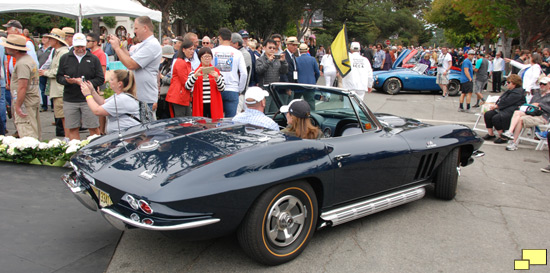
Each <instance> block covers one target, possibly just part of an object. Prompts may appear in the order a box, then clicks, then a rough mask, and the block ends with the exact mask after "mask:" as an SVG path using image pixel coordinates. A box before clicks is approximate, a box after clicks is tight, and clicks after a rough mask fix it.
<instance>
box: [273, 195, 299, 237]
mask: <svg viewBox="0 0 550 273" xmlns="http://www.w3.org/2000/svg"><path fill="white" fill-rule="evenodd" d="M306 218H307V209H306V207H305V206H304V205H303V204H302V202H301V201H300V200H299V199H298V198H296V197H294V196H290V195H287V196H284V197H282V198H281V199H279V200H277V202H275V204H273V206H272V207H271V209H270V211H269V214H268V216H267V218H266V223H265V232H266V234H267V238H268V239H269V242H270V243H272V244H274V245H276V246H279V247H285V246H288V245H290V244H292V243H293V242H294V241H296V239H297V238H298V237H299V236H300V234H301V232H302V230H303V229H304V221H305V219H306Z"/></svg>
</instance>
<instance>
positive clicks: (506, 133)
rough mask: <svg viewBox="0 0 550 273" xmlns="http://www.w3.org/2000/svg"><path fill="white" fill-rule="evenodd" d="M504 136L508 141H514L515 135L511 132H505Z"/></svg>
mask: <svg viewBox="0 0 550 273" xmlns="http://www.w3.org/2000/svg"><path fill="white" fill-rule="evenodd" d="M502 135H503V136H505V137H506V138H508V139H511V140H514V135H513V134H512V133H511V132H510V131H505V132H504V133H502Z"/></svg>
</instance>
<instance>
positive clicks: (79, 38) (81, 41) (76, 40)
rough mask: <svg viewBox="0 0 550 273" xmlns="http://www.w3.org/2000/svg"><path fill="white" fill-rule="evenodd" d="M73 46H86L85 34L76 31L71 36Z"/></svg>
mask: <svg viewBox="0 0 550 273" xmlns="http://www.w3.org/2000/svg"><path fill="white" fill-rule="evenodd" d="M73 46H86V36H84V34H82V33H76V34H75V35H74V36H73Z"/></svg>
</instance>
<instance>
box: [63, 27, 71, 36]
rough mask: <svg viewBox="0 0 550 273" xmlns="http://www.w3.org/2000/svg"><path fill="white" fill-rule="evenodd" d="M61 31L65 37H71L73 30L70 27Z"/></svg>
mask: <svg viewBox="0 0 550 273" xmlns="http://www.w3.org/2000/svg"><path fill="white" fill-rule="evenodd" d="M61 30H63V32H65V35H67V34H69V35H73V34H74V28H72V27H64V28H63V29H61Z"/></svg>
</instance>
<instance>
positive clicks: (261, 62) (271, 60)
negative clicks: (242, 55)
mask: <svg viewBox="0 0 550 273" xmlns="http://www.w3.org/2000/svg"><path fill="white" fill-rule="evenodd" d="M263 46H264V50H265V54H263V55H262V56H260V58H258V60H256V78H257V79H258V83H259V86H264V84H270V83H272V82H278V81H279V79H280V78H281V75H285V74H286V73H287V72H288V63H287V61H286V60H285V54H275V53H276V52H277V51H278V48H277V43H276V42H275V41H274V40H273V39H267V40H265V42H264V44H263ZM281 95H286V96H288V94H281ZM283 99H284V98H283ZM265 109H267V110H266V111H267V113H271V112H276V111H277V105H275V103H274V102H273V98H271V97H267V98H266V106H265Z"/></svg>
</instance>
